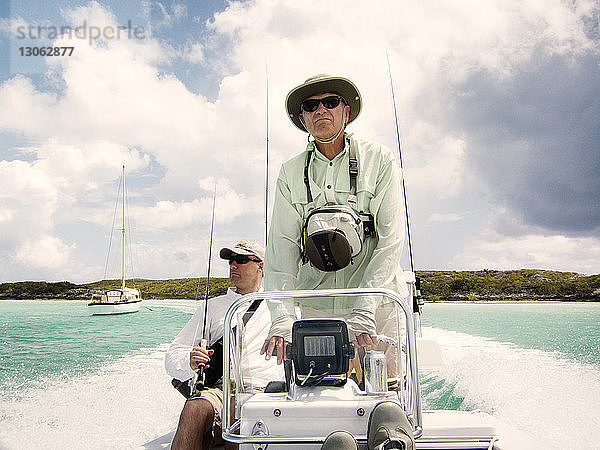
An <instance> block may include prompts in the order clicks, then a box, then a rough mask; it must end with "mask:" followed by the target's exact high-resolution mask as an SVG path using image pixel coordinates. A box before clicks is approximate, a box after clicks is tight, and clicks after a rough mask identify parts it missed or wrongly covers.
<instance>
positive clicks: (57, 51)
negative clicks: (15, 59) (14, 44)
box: [19, 47, 75, 56]
mask: <svg viewBox="0 0 600 450" xmlns="http://www.w3.org/2000/svg"><path fill="white" fill-rule="evenodd" d="M74 49H75V47H19V53H20V54H21V56H71V55H72V54H73V50H74Z"/></svg>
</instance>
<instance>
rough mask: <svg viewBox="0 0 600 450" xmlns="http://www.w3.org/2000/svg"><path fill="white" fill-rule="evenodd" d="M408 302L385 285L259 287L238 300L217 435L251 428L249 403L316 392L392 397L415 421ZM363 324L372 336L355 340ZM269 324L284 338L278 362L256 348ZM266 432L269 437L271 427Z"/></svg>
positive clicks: (350, 398)
mask: <svg viewBox="0 0 600 450" xmlns="http://www.w3.org/2000/svg"><path fill="white" fill-rule="evenodd" d="M411 304H412V301H411V300H410V299H407V298H402V297H400V296H399V295H398V294H396V293H394V292H392V291H389V290H385V289H344V290H339V289H336V290H327V291H283V292H262V293H254V294H250V295H246V296H244V297H242V298H241V299H239V300H238V301H237V302H236V303H234V304H233V305H232V307H231V308H230V309H229V311H228V312H227V315H226V318H225V330H226V333H225V335H224V346H225V349H224V352H223V353H224V360H225V364H224V367H225V368H227V367H228V368H229V370H226V371H225V373H224V377H223V393H224V395H223V398H230V399H231V402H232V403H231V404H230V405H229V408H225V407H224V410H223V415H224V417H223V419H224V421H223V429H224V435H233V434H235V435H236V437H238V438H239V437H240V436H244V434H245V433H247V434H251V433H250V430H247V429H245V428H244V415H245V414H247V411H249V410H250V408H257V407H260V406H259V405H260V404H261V403H263V402H264V404H265V405H266V404H268V403H269V402H270V401H271V400H273V399H277V398H282V399H287V400H289V401H293V400H300V401H305V400H307V399H309V398H310V396H311V395H317V394H316V392H317V391H318V396H319V398H320V399H321V400H323V399H324V398H325V397H324V396H327V395H331V396H332V397H331V398H332V400H335V401H336V402H344V401H347V402H355V401H356V398H357V396H376V397H378V398H386V397H387V398H390V399H393V400H394V401H396V402H398V403H400V404H401V405H402V406H403V407H404V409H405V411H406V412H407V414H409V416H411V418H412V420H413V423H416V424H417V425H418V422H419V421H420V404H419V390H418V379H417V377H416V373H417V368H416V351H414V349H415V333H414V325H413V317H412V311H411V309H410V305H411ZM249 309H250V310H252V309H255V311H254V312H253V313H251V314H250V313H248V312H247V311H248V310H249ZM365 327H366V328H367V329H369V330H371V331H370V333H369V335H370V336H372V338H374V341H373V343H372V344H370V345H367V346H362V345H359V344H358V341H360V340H362V339H360V338H359V339H358V340H357V338H356V336H357V334H359V333H360V332H361V331H362V330H364V329H365ZM274 330H277V331H278V334H279V333H281V334H282V335H284V336H286V339H287V340H289V344H291V345H289V346H287V347H286V349H287V352H286V361H285V362H284V364H280V365H278V364H277V357H276V356H273V357H271V359H270V360H266V359H265V355H261V354H260V350H261V347H262V346H263V344H264V342H265V339H266V338H267V336H269V335H270V334H272V332H273V331H274ZM348 343H352V346H351V347H349V346H348V345H347V344H348ZM228 349H229V351H228ZM411 349H412V350H413V354H412V356H411ZM311 386H312V387H315V388H316V390H311V389H310V387H311ZM245 410H246V413H245ZM271 413H272V412H271ZM312 432H313V431H311V430H306V435H307V436H309V435H311V433H312ZM284 435H285V432H282V436H284ZM270 436H271V437H272V438H273V439H276V438H277V431H276V430H271V432H270Z"/></svg>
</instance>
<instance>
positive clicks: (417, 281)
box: [385, 49, 421, 313]
mask: <svg viewBox="0 0 600 450" xmlns="http://www.w3.org/2000/svg"><path fill="white" fill-rule="evenodd" d="M385 57H386V59H387V67H388V74H389V76H390V89H391V92H392V104H393V105H394V122H395V124H396V140H397V142H398V155H399V156H400V171H401V174H402V195H403V197H404V214H405V216H406V234H407V236H408V255H409V258H410V271H411V272H413V273H414V272H415V264H414V262H413V251H412V239H411V235H410V219H409V215H408V200H407V197H406V184H405V182H404V164H403V162H402V143H401V141H400V129H399V127H398V112H397V109H396V96H395V95H394V81H393V78H392V68H391V66H390V56H389V55H388V51H387V49H386V50H385ZM420 285H421V280H420V279H419V278H418V277H416V278H415V289H416V292H415V296H414V304H413V311H414V312H416V313H418V312H419V311H420V307H419V306H420V297H421V286H420Z"/></svg>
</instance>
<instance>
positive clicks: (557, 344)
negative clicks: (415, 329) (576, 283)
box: [422, 302, 600, 364]
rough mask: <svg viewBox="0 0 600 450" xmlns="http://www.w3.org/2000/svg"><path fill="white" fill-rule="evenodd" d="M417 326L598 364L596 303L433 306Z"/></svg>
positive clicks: (599, 346)
mask: <svg viewBox="0 0 600 450" xmlns="http://www.w3.org/2000/svg"><path fill="white" fill-rule="evenodd" d="M422 323H423V325H424V326H428V327H434V328H441V329H444V330H451V331H459V332H463V333H468V334H471V335H475V336H482V337H487V338H490V339H494V340H496V341H499V342H510V343H513V344H515V345H518V346H520V347H523V348H532V349H539V350H543V351H546V352H558V353H559V354H560V355H562V356H564V357H565V358H569V359H572V360H575V361H579V362H582V363H590V364H600V303H567V302H563V303H518V304H514V303H510V304H504V303H484V304H473V303H453V304H444V303H435V304H427V305H424V311H423V319H422Z"/></svg>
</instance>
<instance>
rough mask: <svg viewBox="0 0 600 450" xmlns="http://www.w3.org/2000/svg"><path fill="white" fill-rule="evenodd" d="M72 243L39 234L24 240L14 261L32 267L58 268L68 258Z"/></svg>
mask: <svg viewBox="0 0 600 450" xmlns="http://www.w3.org/2000/svg"><path fill="white" fill-rule="evenodd" d="M74 248H75V246H74V245H70V246H69V245H66V244H65V243H64V242H62V241H61V240H60V239H58V238H57V237H55V236H48V235H45V236H39V237H36V238H35V239H31V240H27V241H25V242H24V243H23V244H22V245H21V246H20V247H19V248H18V249H17V252H16V258H15V259H16V261H17V262H19V263H21V264H24V265H25V266H27V267H31V268H33V269H59V268H61V267H62V266H63V265H64V264H65V263H66V262H67V261H68V260H69V257H70V254H71V251H72V250H73V249H74Z"/></svg>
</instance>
